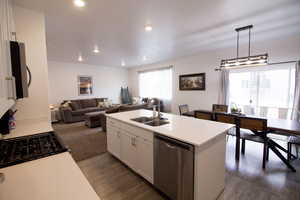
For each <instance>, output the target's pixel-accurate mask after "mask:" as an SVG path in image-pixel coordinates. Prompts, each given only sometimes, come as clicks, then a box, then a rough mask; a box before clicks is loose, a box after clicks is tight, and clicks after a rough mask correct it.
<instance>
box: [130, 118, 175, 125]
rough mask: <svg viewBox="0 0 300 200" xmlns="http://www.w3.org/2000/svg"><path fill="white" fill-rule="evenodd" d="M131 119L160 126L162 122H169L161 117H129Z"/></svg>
mask: <svg viewBox="0 0 300 200" xmlns="http://www.w3.org/2000/svg"><path fill="white" fill-rule="evenodd" d="M131 120H132V121H135V122H139V123H143V124H146V125H149V126H162V125H164V124H169V123H170V122H168V121H167V120H168V119H167V118H163V117H161V118H160V119H159V120H154V119H153V117H138V118H133V119H131Z"/></svg>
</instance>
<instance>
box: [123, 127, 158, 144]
mask: <svg viewBox="0 0 300 200" xmlns="http://www.w3.org/2000/svg"><path fill="white" fill-rule="evenodd" d="M121 125H122V130H123V131H126V132H128V133H130V134H132V135H135V136H137V137H141V138H143V139H145V140H148V141H149V142H153V132H151V131H148V130H145V129H143V128H139V127H136V126H132V125H129V124H126V123H122V124H121Z"/></svg>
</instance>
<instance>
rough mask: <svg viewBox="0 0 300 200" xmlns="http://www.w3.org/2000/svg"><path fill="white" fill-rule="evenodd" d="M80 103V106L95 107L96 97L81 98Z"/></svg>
mask: <svg viewBox="0 0 300 200" xmlns="http://www.w3.org/2000/svg"><path fill="white" fill-rule="evenodd" d="M80 103H81V107H82V108H91V107H97V101H96V99H83V100H80Z"/></svg>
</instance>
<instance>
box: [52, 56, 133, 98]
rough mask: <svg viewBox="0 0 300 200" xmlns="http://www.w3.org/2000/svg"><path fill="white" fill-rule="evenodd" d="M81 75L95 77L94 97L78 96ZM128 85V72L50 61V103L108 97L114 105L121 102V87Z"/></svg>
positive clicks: (121, 69)
mask: <svg viewBox="0 0 300 200" xmlns="http://www.w3.org/2000/svg"><path fill="white" fill-rule="evenodd" d="M79 75H84V76H92V77H93V95H91V96H78V86H77V78H78V76H79ZM127 85H128V70H127V69H124V68H114V67H103V66H94V65H86V64H80V63H63V62H54V61H49V86H50V89H49V101H50V103H51V104H59V103H61V102H62V101H63V100H70V99H83V98H91V97H108V98H109V99H111V100H112V101H113V102H114V103H119V102H120V90H121V87H125V86H127Z"/></svg>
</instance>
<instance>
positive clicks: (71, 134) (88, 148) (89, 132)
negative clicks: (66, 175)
mask: <svg viewBox="0 0 300 200" xmlns="http://www.w3.org/2000/svg"><path fill="white" fill-rule="evenodd" d="M53 129H54V131H55V132H56V133H57V134H58V135H59V136H60V137H61V139H62V141H63V143H64V144H65V145H66V146H68V147H69V149H70V150H71V154H72V156H73V158H74V160H75V161H77V162H78V161H81V160H85V159H88V158H91V157H94V156H97V155H100V154H102V153H105V152H106V151H107V150H106V133H105V132H103V131H102V129H101V128H88V127H86V126H85V125H84V122H78V123H72V124H63V123H57V124H53Z"/></svg>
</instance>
